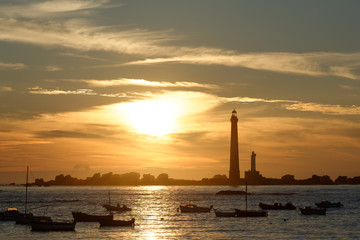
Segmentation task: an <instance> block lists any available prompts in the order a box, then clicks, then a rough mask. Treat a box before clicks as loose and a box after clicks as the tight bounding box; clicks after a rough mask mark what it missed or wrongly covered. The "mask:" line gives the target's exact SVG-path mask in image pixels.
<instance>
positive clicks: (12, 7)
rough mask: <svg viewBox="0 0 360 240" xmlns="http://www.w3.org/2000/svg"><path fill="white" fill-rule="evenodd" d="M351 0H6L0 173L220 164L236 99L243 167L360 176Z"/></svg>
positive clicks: (176, 169) (201, 171) (163, 169)
mask: <svg viewBox="0 0 360 240" xmlns="http://www.w3.org/2000/svg"><path fill="white" fill-rule="evenodd" d="M205 6H206V7H205ZM359 7H360V6H359V2H357V1H347V2H346V3H342V2H340V1H331V3H329V4H327V5H325V6H324V5H323V4H318V3H314V2H313V1H300V2H291V3H289V2H288V1H285V0H284V1H280V2H276V3H270V2H268V1H256V2H254V1H231V2H227V3H222V2H220V1H205V0H199V1H195V2H194V1H178V2H173V1H171V2H169V1H165V0H156V1H151V2H150V1H111V0H81V1H75V0H67V1H60V0H47V1H40V0H32V1H26V2H24V1H10V0H5V1H2V2H1V3H0V50H1V54H0V183H9V182H23V181H24V179H25V171H26V166H29V167H30V178H31V179H32V180H34V179H35V178H38V177H43V178H44V179H45V180H50V179H53V178H54V177H55V176H56V175H58V174H61V173H62V174H71V175H72V176H74V177H79V178H85V177H87V176H92V175H93V174H94V173H96V172H100V173H107V172H113V173H126V172H133V171H134V172H139V173H141V174H144V173H150V174H153V175H155V176H157V175H158V174H160V173H168V174H169V176H170V177H172V178H185V179H201V178H204V177H207V178H209V177H213V176H214V175H215V174H226V175H228V171H229V155H230V153H229V149H230V116H231V112H232V110H233V109H236V110H237V112H238V118H239V123H238V129H239V156H240V172H241V177H243V176H244V171H246V170H248V169H249V168H250V155H251V152H252V151H255V153H256V154H257V170H260V172H261V173H262V175H263V176H265V177H277V178H280V177H281V176H283V175H285V174H293V175H295V178H296V179H302V178H309V177H311V176H312V174H317V175H325V174H327V175H329V176H330V177H332V178H333V179H335V178H336V177H337V176H339V175H346V176H349V177H353V176H358V175H360V174H359V172H358V170H357V169H359V156H360V127H359V126H360V125H359V123H360V119H359V116H360V106H359V102H360V81H359V80H360V68H359V66H360V49H359V45H358V43H359V42H360V32H359V31H358V29H357V26H358V24H354V23H356V22H359V23H360V16H359V14H358V12H357V11H355V9H359ZM334 12H336V13H337V15H336V16H341V17H338V18H337V17H334V14H331V13H334ZM305 13H306V17H304V14H305ZM155 16H156V17H155ZM270 16H271V17H270ZM320 20H321V21H320ZM320 30H321V31H320Z"/></svg>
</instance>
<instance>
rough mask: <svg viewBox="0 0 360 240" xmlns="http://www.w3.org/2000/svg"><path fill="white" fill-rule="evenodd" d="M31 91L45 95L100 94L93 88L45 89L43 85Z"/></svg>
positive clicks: (30, 91) (30, 90)
mask: <svg viewBox="0 0 360 240" xmlns="http://www.w3.org/2000/svg"><path fill="white" fill-rule="evenodd" d="M28 90H29V93H32V94H43V95H69V94H72V95H98V94H97V93H95V92H94V91H93V90H92V89H77V90H69V91H65V90H60V89H50V90H49V89H43V88H41V87H38V86H37V87H33V88H29V89H28Z"/></svg>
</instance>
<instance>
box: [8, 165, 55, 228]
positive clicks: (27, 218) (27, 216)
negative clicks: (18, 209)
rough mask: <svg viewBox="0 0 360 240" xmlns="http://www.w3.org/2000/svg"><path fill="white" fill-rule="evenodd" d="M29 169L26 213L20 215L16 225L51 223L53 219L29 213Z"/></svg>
mask: <svg viewBox="0 0 360 240" xmlns="http://www.w3.org/2000/svg"><path fill="white" fill-rule="evenodd" d="M28 178H29V167H26V184H25V213H19V214H18V216H17V217H16V219H15V221H16V222H15V223H16V224H26V225H29V224H30V223H31V222H51V217H46V216H34V215H33V214H32V213H27V197H28V186H29V182H28Z"/></svg>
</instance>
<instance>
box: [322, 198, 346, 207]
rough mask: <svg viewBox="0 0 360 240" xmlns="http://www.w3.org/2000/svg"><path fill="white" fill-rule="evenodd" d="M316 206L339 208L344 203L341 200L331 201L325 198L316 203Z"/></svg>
mask: <svg viewBox="0 0 360 240" xmlns="http://www.w3.org/2000/svg"><path fill="white" fill-rule="evenodd" d="M315 205H316V206H318V207H319V208H339V207H343V206H344V205H342V204H341V203H340V202H336V203H335V202H329V201H326V200H323V201H321V202H319V203H315Z"/></svg>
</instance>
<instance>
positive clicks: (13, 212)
mask: <svg viewBox="0 0 360 240" xmlns="http://www.w3.org/2000/svg"><path fill="white" fill-rule="evenodd" d="M19 215H20V212H19V211H18V210H17V208H8V209H7V210H6V211H5V212H0V221H16V219H17V218H18V217H19Z"/></svg>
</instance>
